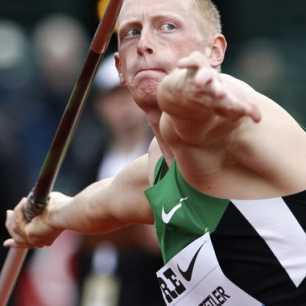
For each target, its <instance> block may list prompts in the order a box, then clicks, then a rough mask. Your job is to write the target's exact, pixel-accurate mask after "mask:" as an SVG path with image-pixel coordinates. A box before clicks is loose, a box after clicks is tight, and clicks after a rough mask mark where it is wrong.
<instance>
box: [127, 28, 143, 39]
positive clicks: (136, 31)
mask: <svg viewBox="0 0 306 306" xmlns="http://www.w3.org/2000/svg"><path fill="white" fill-rule="evenodd" d="M139 35H141V29H138V28H132V29H129V30H128V31H126V33H124V35H123V38H134V37H137V36H139Z"/></svg>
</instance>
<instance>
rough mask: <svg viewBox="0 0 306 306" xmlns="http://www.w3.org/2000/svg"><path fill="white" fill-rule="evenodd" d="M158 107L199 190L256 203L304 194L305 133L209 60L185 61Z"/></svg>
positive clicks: (162, 88) (194, 56)
mask: <svg viewBox="0 0 306 306" xmlns="http://www.w3.org/2000/svg"><path fill="white" fill-rule="evenodd" d="M158 101H159V105H160V107H161V109H162V111H163V116H162V119H161V123H160V128H161V133H162V135H163V137H164V139H166V140H167V142H168V143H170V145H171V149H172V151H173V153H174V155H175V158H176V160H177V162H178V165H179V167H180V169H181V171H182V173H183V175H184V177H185V178H186V179H187V180H188V181H189V183H191V184H192V185H193V186H194V187H196V188H197V189H199V190H200V191H202V192H206V193H209V194H211V195H215V196H219V197H232V198H254V197H270V196H276V195H281V194H288V193H294V192H297V191H301V190H303V189H306V171H305V170H304V169H305V167H306V159H305V156H304V154H303V153H302V152H305V151H306V135H305V132H304V131H303V129H302V128H301V127H300V126H299V125H298V124H297V123H296V121H295V120H294V119H293V118H292V117H291V116H290V115H289V114H288V113H287V112H286V111H284V110H283V109H282V108H281V107H280V106H279V105H277V104H276V103H275V102H273V101H272V100H270V99H269V98H267V97H265V96H264V95H262V94H260V93H258V92H256V91H255V90H254V89H253V88H251V87H250V86H249V85H247V84H246V83H244V82H242V81H240V80H238V79H236V78H234V77H231V76H229V75H225V74H221V73H219V72H218V71H216V70H215V69H212V68H210V67H209V65H208V62H207V60H206V58H205V56H204V55H202V54H200V53H193V54H192V55H191V56H190V57H188V58H185V59H183V60H181V62H180V63H179V68H178V69H176V70H175V71H173V72H172V73H171V74H170V75H169V76H167V77H166V78H165V79H164V80H163V82H162V83H161V84H160V87H159V91H158ZM246 185H247V186H252V187H251V188H245V186H246Z"/></svg>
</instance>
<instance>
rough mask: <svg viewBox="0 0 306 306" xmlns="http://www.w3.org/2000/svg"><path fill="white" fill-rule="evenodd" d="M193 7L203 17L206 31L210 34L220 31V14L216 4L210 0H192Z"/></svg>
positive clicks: (219, 32)
mask: <svg viewBox="0 0 306 306" xmlns="http://www.w3.org/2000/svg"><path fill="white" fill-rule="evenodd" d="M193 2H194V5H195V6H196V7H195V9H196V10H197V11H198V12H199V13H200V17H202V18H203V23H204V27H205V29H206V32H209V33H210V34H212V35H215V34H221V33H222V23H221V15H220V11H219V10H218V8H217V6H216V5H215V4H214V3H213V2H212V0H193Z"/></svg>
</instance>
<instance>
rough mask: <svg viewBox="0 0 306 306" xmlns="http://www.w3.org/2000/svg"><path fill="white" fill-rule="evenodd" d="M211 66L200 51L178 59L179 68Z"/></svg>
mask: <svg viewBox="0 0 306 306" xmlns="http://www.w3.org/2000/svg"><path fill="white" fill-rule="evenodd" d="M203 66H206V67H209V63H208V60H207V58H206V56H205V55H204V54H202V53H200V52H193V53H192V54H191V55H190V56H188V57H184V58H182V59H181V60H179V61H178V64H177V67H178V68H189V69H198V68H200V67H203Z"/></svg>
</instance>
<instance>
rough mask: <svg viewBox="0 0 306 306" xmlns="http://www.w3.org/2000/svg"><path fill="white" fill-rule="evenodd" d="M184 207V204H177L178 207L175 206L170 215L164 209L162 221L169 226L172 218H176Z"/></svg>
mask: <svg viewBox="0 0 306 306" xmlns="http://www.w3.org/2000/svg"><path fill="white" fill-rule="evenodd" d="M181 207H182V204H181V203H180V204H177V205H176V206H174V207H173V208H172V209H171V210H170V211H169V212H168V213H166V212H165V209H164V207H163V211H162V220H163V222H164V223H166V224H168V223H169V222H170V220H171V219H172V217H173V216H174V214H175V213H176V212H177V211H178V210H179V209H180V208H181Z"/></svg>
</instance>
